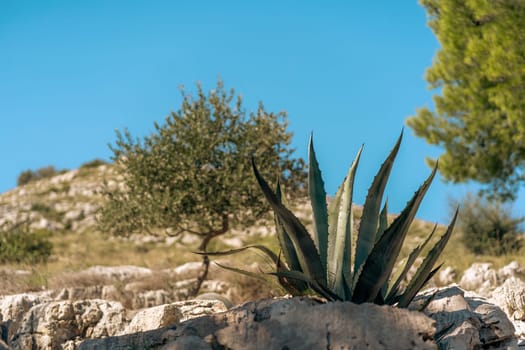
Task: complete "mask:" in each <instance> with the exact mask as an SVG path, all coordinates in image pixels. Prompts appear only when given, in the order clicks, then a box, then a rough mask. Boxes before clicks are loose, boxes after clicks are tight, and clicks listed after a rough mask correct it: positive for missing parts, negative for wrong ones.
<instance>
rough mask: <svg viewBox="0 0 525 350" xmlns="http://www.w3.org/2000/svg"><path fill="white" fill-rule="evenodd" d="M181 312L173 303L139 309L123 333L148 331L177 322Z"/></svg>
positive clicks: (180, 317)
mask: <svg viewBox="0 0 525 350" xmlns="http://www.w3.org/2000/svg"><path fill="white" fill-rule="evenodd" d="M182 318H183V315H182V312H181V311H180V309H179V308H178V307H177V305H175V304H168V305H161V306H156V307H151V308H149V309H145V310H142V311H139V312H137V313H136V314H135V317H133V319H132V320H131V322H130V324H129V325H128V327H127V328H126V330H125V331H124V333H123V334H130V333H136V332H144V331H150V330H153V329H157V328H162V327H166V326H169V325H172V324H176V323H179V322H180V320H181V319H182Z"/></svg>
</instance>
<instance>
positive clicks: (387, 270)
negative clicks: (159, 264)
mask: <svg viewBox="0 0 525 350" xmlns="http://www.w3.org/2000/svg"><path fill="white" fill-rule="evenodd" d="M436 171H437V167H435V168H434V170H433V171H432V173H431V174H430V176H429V177H428V178H427V179H426V180H425V182H424V183H423V185H421V187H419V189H418V190H417V192H416V193H415V194H414V196H413V197H412V199H411V200H410V201H409V202H408V204H407V206H406V207H405V209H403V211H402V212H401V214H400V215H399V216H398V217H397V218H396V219H395V220H394V222H393V223H392V224H391V225H390V226H389V227H388V229H387V230H386V231H385V233H384V234H383V235H382V236H381V238H380V239H379V241H378V242H377V243H376V244H375V245H374V247H373V248H372V251H371V252H370V254H369V256H368V258H367V259H366V261H365V263H364V264H363V270H362V272H361V274H360V275H359V276H358V279H357V283H356V286H355V289H354V293H353V295H352V301H353V302H355V303H363V302H372V301H373V300H374V299H375V298H376V296H377V293H379V291H380V289H381V287H382V286H383V285H384V283H385V281H387V279H388V278H389V276H390V275H391V273H392V269H393V268H394V263H395V261H396V259H397V257H398V255H399V251H400V250H401V246H402V244H403V241H404V240H405V237H406V234H407V232H408V228H409V227H410V224H411V223H412V220H413V219H414V217H415V215H416V212H417V209H418V208H419V205H420V204H421V201H422V199H423V197H424V195H425V193H426V192H427V190H428V188H429V187H430V184H431V183H432V180H433V179H434V176H435V175H436Z"/></svg>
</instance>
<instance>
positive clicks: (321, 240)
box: [308, 134, 328, 271]
mask: <svg viewBox="0 0 525 350" xmlns="http://www.w3.org/2000/svg"><path fill="white" fill-rule="evenodd" d="M308 165H309V166H308V195H309V197H310V203H311V205H312V212H313V218H314V242H315V245H316V246H317V249H318V250H319V255H320V257H321V264H322V266H323V270H324V271H326V254H327V246H328V210H327V207H326V191H325V189H324V181H323V177H322V175H321V169H319V163H318V162H317V158H316V156H315V150H314V139H313V134H312V135H310V142H309V143H308Z"/></svg>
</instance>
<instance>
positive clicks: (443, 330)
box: [410, 286, 517, 350]
mask: <svg viewBox="0 0 525 350" xmlns="http://www.w3.org/2000/svg"><path fill="white" fill-rule="evenodd" d="M427 303H428V305H426V307H425V308H424V310H423V312H424V313H425V314H426V315H427V316H429V317H431V318H432V319H434V320H435V321H436V335H437V336H436V341H437V342H438V343H439V347H440V349H457V350H461V349H465V350H467V349H487V348H497V349H506V348H513V347H514V348H515V347H516V346H517V340H516V337H515V335H514V332H515V330H514V326H513V325H512V323H511V322H510V320H509V319H508V317H507V315H506V314H505V313H504V312H503V311H502V310H501V309H500V308H499V307H497V306H496V305H493V304H490V303H489V302H488V301H487V300H486V299H484V298H483V297H481V296H478V295H476V294H474V293H471V292H467V293H465V292H464V291H463V290H462V289H460V288H459V287H457V286H452V287H445V288H442V289H431V290H428V291H425V292H424V293H422V294H420V295H418V296H417V297H416V298H415V299H414V302H413V303H412V304H411V305H410V309H416V310H418V309H421V308H422V306H423V305H425V304H427Z"/></svg>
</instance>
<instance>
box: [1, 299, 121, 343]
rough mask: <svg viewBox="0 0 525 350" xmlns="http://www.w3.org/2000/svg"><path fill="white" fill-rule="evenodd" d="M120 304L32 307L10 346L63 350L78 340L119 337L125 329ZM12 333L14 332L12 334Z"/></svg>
mask: <svg viewBox="0 0 525 350" xmlns="http://www.w3.org/2000/svg"><path fill="white" fill-rule="evenodd" d="M125 322H126V320H125V310H124V308H123V307H122V305H121V304H120V303H116V302H109V301H105V300H84V301H54V302H49V303H43V304H38V305H35V306H33V307H32V308H31V309H30V310H29V311H28V312H27V313H26V314H25V316H24V319H23V320H22V322H21V323H20V325H19V327H17V329H14V330H13V332H12V334H13V336H12V337H11V338H10V339H9V345H10V346H11V347H12V348H13V349H22V350H23V349H60V348H61V347H62V344H64V343H66V342H67V341H71V340H75V339H78V338H81V339H84V338H101V337H107V336H112V335H116V334H119V333H120V332H121V331H122V329H123V326H125ZM10 333H11V332H10Z"/></svg>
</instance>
